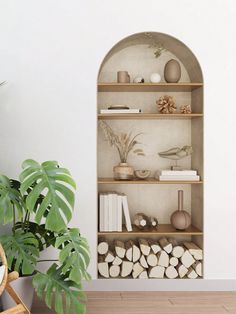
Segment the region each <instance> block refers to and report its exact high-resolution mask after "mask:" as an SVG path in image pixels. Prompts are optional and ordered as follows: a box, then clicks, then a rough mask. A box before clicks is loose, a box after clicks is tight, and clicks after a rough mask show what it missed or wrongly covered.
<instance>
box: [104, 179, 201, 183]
mask: <svg viewBox="0 0 236 314" xmlns="http://www.w3.org/2000/svg"><path fill="white" fill-rule="evenodd" d="M98 184H203V181H159V180H157V179H155V178H148V179H146V180H125V181H121V180H115V179H114V178H98Z"/></svg>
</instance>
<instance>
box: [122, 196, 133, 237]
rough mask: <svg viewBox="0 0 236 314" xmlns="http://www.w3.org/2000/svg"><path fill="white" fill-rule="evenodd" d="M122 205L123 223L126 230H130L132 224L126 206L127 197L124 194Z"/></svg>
mask: <svg viewBox="0 0 236 314" xmlns="http://www.w3.org/2000/svg"><path fill="white" fill-rule="evenodd" d="M122 205H123V211H124V216H125V225H126V229H127V231H132V230H133V229H132V225H131V220H130V214H129V206H128V199H127V196H126V195H123V196H122Z"/></svg>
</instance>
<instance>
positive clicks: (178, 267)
mask: <svg viewBox="0 0 236 314" xmlns="http://www.w3.org/2000/svg"><path fill="white" fill-rule="evenodd" d="M202 260H203V251H202V249H201V248H200V247H198V246H197V245H196V244H195V243H193V242H184V243H182V244H179V243H178V242H177V241H176V240H175V239H167V238H165V237H164V238H162V239H159V241H154V240H147V239H139V240H138V241H133V240H129V241H126V242H124V241H121V240H115V241H114V242H113V243H112V244H109V243H108V242H107V241H106V240H104V239H102V240H100V242H99V244H98V272H99V274H100V275H101V276H102V277H104V278H119V277H121V278H127V277H131V278H134V279H137V278H139V279H147V278H169V279H175V278H189V279H196V278H198V277H202Z"/></svg>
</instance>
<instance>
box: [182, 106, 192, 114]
mask: <svg viewBox="0 0 236 314" xmlns="http://www.w3.org/2000/svg"><path fill="white" fill-rule="evenodd" d="M180 112H181V113H184V114H189V113H192V108H191V106H190V105H183V106H181V107H180Z"/></svg>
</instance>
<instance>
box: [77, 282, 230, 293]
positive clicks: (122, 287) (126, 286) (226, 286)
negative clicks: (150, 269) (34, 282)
mask: <svg viewBox="0 0 236 314" xmlns="http://www.w3.org/2000/svg"><path fill="white" fill-rule="evenodd" d="M83 288H84V290H85V291H236V280H223V279H222V280H221V279H219V280H218V279H217V280H210V279H195V280H191V279H173V280H172V279H165V280H162V279H159V280H158V279H151V280H150V279H149V280H145V279H132V280H131V279H119V280H117V279H109V280H106V279H99V280H91V281H90V282H84V283H83Z"/></svg>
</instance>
